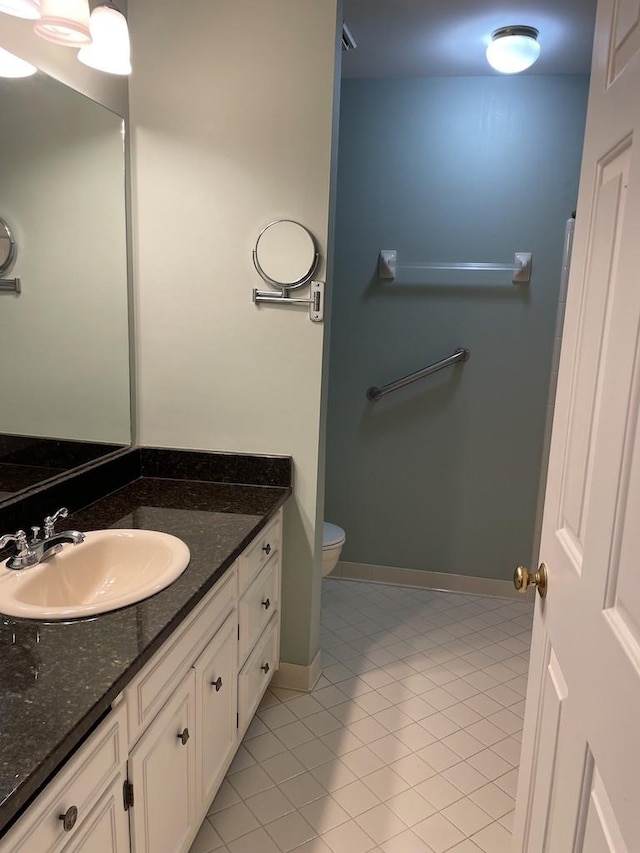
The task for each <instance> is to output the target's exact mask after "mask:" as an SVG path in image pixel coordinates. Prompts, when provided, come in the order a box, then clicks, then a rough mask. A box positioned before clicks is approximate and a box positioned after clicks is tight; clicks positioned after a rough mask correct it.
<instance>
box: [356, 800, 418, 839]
mask: <svg viewBox="0 0 640 853" xmlns="http://www.w3.org/2000/svg"><path fill="white" fill-rule="evenodd" d="M355 820H356V823H357V824H358V826H359V827H360V828H361V829H364V831H365V832H366V833H367V835H369V836H371V838H373V840H374V841H375V842H376V844H382V843H383V842H384V841H388V840H389V839H390V838H393V836H394V835H398V834H399V833H401V832H403V831H404V830H405V829H406V828H407V824H406V823H405V822H404V821H403V820H401V819H400V818H399V817H398V816H397V815H396V814H394V813H393V812H392V811H391V809H390V808H389V807H388V806H386V805H385V804H384V803H380V805H379V806H375V807H374V808H372V809H369V811H367V812H363V813H362V814H361V815H360V816H359V817H357V818H356V819H355Z"/></svg>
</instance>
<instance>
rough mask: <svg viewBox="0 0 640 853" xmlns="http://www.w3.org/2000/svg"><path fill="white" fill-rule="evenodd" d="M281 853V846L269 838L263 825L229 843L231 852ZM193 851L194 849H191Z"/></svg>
mask: <svg viewBox="0 0 640 853" xmlns="http://www.w3.org/2000/svg"><path fill="white" fill-rule="evenodd" d="M257 850H259V851H260V853H280V848H279V847H278V846H277V845H276V844H275V843H274V842H273V841H272V840H271V839H270V838H269V836H268V835H267V833H266V832H265V831H264V829H263V828H262V827H260V829H254V830H253V832H249V833H247V835H243V836H242V837H241V838H237V839H236V840H235V841H231V842H230V843H229V853H256V851H257ZM190 853H192V851H190Z"/></svg>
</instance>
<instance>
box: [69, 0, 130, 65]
mask: <svg viewBox="0 0 640 853" xmlns="http://www.w3.org/2000/svg"><path fill="white" fill-rule="evenodd" d="M89 28H90V31H91V44H89V45H87V46H86V47H83V48H81V49H80V52H79V53H78V59H79V60H80V62H82V63H84V64H85V65H89V66H90V67H91V68H96V69H97V70H98V71H106V72H107V73H108V74H131V46H130V41H129V28H128V26H127V19H126V18H125V16H124V15H123V14H122V12H120V10H119V9H117V8H116V6H114V5H113V3H110V2H108V3H104V4H102V5H100V6H96V7H95V9H94V10H93V12H92V13H91V18H90V21H89Z"/></svg>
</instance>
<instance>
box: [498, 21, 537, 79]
mask: <svg viewBox="0 0 640 853" xmlns="http://www.w3.org/2000/svg"><path fill="white" fill-rule="evenodd" d="M538 35H539V32H538V30H537V29H536V28H535V27H528V26H522V25H519V24H518V25H513V26H509V27H500V28H499V29H497V30H494V32H493V33H492V34H491V43H490V44H489V46H488V47H487V62H488V63H489V65H491V66H492V68H495V69H496V71H500V73H501V74H519V73H520V72H521V71H525V70H526V69H527V68H530V67H531V66H532V65H533V63H534V62H535V61H536V59H537V58H538V57H539V56H540V43H539V42H538Z"/></svg>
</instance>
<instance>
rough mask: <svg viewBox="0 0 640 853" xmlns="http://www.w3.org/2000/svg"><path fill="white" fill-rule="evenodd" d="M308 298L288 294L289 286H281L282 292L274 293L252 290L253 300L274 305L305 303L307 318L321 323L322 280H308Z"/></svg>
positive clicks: (322, 310)
mask: <svg viewBox="0 0 640 853" xmlns="http://www.w3.org/2000/svg"><path fill="white" fill-rule="evenodd" d="M310 288H311V290H310V293H309V299H305V298H303V297H300V296H289V288H283V289H282V293H274V292H273V291H272V290H257V288H254V290H253V301H254V302H256V303H258V302H270V303H272V304H274V305H283V306H285V307H295V306H300V305H303V306H305V305H307V306H308V307H309V319H310V320H311V321H312V322H313V323H322V321H323V320H324V288H325V283H324V281H312V282H310Z"/></svg>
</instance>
